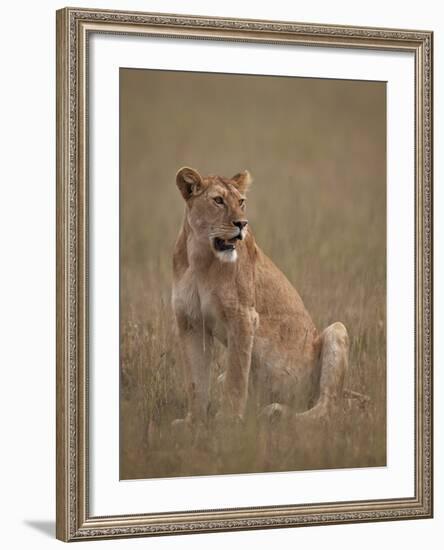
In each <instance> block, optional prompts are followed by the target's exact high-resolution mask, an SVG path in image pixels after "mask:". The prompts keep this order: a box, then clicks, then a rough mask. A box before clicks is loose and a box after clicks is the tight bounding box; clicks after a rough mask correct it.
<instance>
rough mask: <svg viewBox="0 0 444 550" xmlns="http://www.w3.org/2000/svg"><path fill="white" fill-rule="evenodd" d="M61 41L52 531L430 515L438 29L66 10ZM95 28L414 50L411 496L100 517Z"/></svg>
mask: <svg viewBox="0 0 444 550" xmlns="http://www.w3.org/2000/svg"><path fill="white" fill-rule="evenodd" d="M56 20H57V25H56V27H57V28H56V40H57V90H56V96H57V108H56V120H57V138H56V139H57V144H56V145H57V159H56V179H57V215H56V216H57V219H56V223H57V275H56V278H57V291H56V292H57V328H56V330H57V350H56V355H57V372H56V376H57V380H56V409H57V410H56V417H57V419H56V447H57V450H56V468H57V471H56V536H57V538H59V539H60V540H64V541H72V540H84V539H96V538H114V537H129V536H147V535H166V534H179V533H202V532H209V531H232V530H245V529H264V528H277V527H292V526H295V527H296V526H303V525H326V524H337V523H356V522H368V521H385V520H400V519H419V518H430V517H432V515H433V441H432V439H433V438H432V433H433V396H432V392H433V372H432V357H433V341H432V331H433V311H432V298H433V291H432V285H433V281H432V268H433V251H432V246H433V237H432V231H433V204H432V186H433V180H432V176H433V155H432V139H433V124H432V105H433V91H432V88H433V80H432V65H433V33H432V32H430V31H416V30H398V29H382V28H369V27H351V26H338V25H316V24H308V23H294V22H283V21H263V20H249V19H231V18H216V17H200V16H191V15H176V14H160V13H138V12H125V11H107V10H93V9H79V8H64V9H62V10H59V11H57V15H56ZM90 33H113V34H115V33H117V34H119V35H120V34H131V35H134V34H137V35H143V36H164V37H170V38H171V37H173V38H183V39H201V40H202V39H203V40H225V41H241V42H262V43H267V44H297V45H309V46H319V47H323V46H324V47H342V48H362V49H373V50H374V49H378V50H386V51H387V50H390V51H407V52H411V53H413V54H414V57H415V328H416V333H415V496H414V497H413V498H400V499H396V498H394V499H384V500H372V501H365V500H362V501H361V500H360V501H352V502H336V503H335V502H329V503H317V504H304V505H295V506H267V507H262V508H257V507H255V508H240V509H239V508H238V509H223V510H222V509H221V510H205V511H190V512H174V513H156V514H140V515H117V516H106V517H94V516H91V515H90V513H89V503H88V336H87V335H88V262H87V258H88V207H89V204H88V192H87V189H88V187H87V186H88V165H87V147H88V131H87V128H88V113H87V90H88V82H87V60H88V37H89V35H90Z"/></svg>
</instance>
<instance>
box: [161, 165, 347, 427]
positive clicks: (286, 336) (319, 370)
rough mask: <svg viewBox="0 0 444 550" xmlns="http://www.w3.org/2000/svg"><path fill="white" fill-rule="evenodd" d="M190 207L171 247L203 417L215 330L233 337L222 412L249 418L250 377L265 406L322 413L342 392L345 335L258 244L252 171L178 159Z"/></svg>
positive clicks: (198, 415) (179, 315)
mask: <svg viewBox="0 0 444 550" xmlns="http://www.w3.org/2000/svg"><path fill="white" fill-rule="evenodd" d="M176 183H177V187H178V188H179V191H180V193H181V194H182V197H183V198H184V200H185V205H186V206H185V216H184V220H183V225H182V228H181V230H180V232H179V236H178V239H177V242H176V246H175V251H174V257H173V272H174V273H173V294H172V303H173V309H174V313H175V318H176V321H177V329H178V335H179V346H180V349H181V352H182V354H183V364H184V367H185V373H186V381H187V392H188V403H189V412H188V415H187V417H186V421H187V422H190V423H192V422H193V421H202V420H205V418H206V415H207V410H208V405H209V385H210V365H211V358H212V347H213V339H214V338H217V339H218V340H219V341H220V342H222V344H223V345H225V346H226V349H227V353H228V357H227V359H228V361H227V364H228V367H227V370H226V372H225V374H224V375H223V377H222V380H221V384H222V396H223V398H222V413H221V414H222V415H223V416H224V417H225V416H228V417H229V418H231V419H235V420H236V419H237V421H242V419H243V417H244V414H245V409H246V403H247V398H248V386H249V381H250V379H252V378H254V379H255V382H257V387H258V390H259V395H260V399H259V401H260V405H261V407H262V410H263V411H264V410H265V411H267V410H270V411H275V410H276V408H279V409H282V408H285V410H292V411H294V412H295V413H303V414H307V412H305V413H304V411H308V412H309V413H311V414H313V415H316V417H318V416H323V415H326V414H327V413H328V411H329V410H330V405H331V404H333V403H334V402H335V400H336V398H337V397H338V396H340V395H342V389H343V380H344V375H345V373H346V370H347V367H348V348H349V342H348V335H347V330H346V328H345V327H344V325H343V324H342V323H334V324H332V325H330V326H329V327H328V328H326V329H325V330H324V331H323V332H322V333H321V334H319V333H318V331H317V330H316V328H315V326H314V324H313V321H312V320H311V318H310V315H309V314H308V312H307V311H306V309H305V307H304V304H303V302H302V300H301V298H300V296H299V294H298V293H297V291H296V290H295V288H294V287H293V286H292V285H291V283H290V282H289V281H288V279H287V278H286V277H285V275H284V274H283V273H282V272H281V271H280V270H279V269H278V268H277V267H276V266H275V265H274V263H273V262H272V261H271V260H270V259H269V258H268V257H267V256H266V255H265V254H264V253H263V252H262V250H261V249H260V248H259V246H258V245H257V243H256V241H255V239H254V236H253V233H252V231H251V228H250V227H249V225H248V220H247V217H246V192H247V190H248V188H249V186H250V184H251V177H250V174H249V173H248V172H247V171H245V172H242V173H239V174H236V175H235V176H233V177H232V178H224V177H220V176H207V177H202V176H201V175H200V174H199V173H198V172H197V171H196V170H194V169H192V168H188V167H185V168H181V169H180V170H179V171H178V173H177V176H176Z"/></svg>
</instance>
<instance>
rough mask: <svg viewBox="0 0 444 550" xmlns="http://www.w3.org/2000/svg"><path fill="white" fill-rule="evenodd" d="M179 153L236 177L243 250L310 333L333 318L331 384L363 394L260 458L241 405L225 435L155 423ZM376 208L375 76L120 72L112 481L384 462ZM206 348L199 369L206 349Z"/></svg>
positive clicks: (161, 407)
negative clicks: (250, 246) (259, 259)
mask: <svg viewBox="0 0 444 550" xmlns="http://www.w3.org/2000/svg"><path fill="white" fill-rule="evenodd" d="M184 164H188V165H192V166H195V167H196V168H198V169H199V170H201V172H202V173H220V174H223V175H232V174H233V173H235V172H237V171H239V170H240V169H244V168H247V169H249V170H250V171H251V172H252V174H253V176H254V177H255V183H254V184H253V187H252V190H251V193H250V198H249V204H248V217H249V220H250V223H251V226H252V229H253V231H254V234H255V236H256V240H257V242H258V244H259V246H260V247H261V248H262V249H263V250H264V251H265V252H266V253H267V254H268V255H269V256H270V257H271V258H272V259H273V261H274V262H275V263H276V264H277V266H278V267H279V268H280V269H281V270H282V271H283V272H284V273H285V274H286V275H287V277H288V278H289V279H290V281H292V283H293V284H294V285H295V286H296V288H297V289H298V291H299V292H300V294H301V296H302V298H303V300H304V302H305V304H306V307H307V309H308V310H309V311H310V313H311V315H312V317H313V319H314V321H315V323H316V325H317V326H318V328H320V329H322V328H323V327H325V326H327V325H328V324H330V323H332V322H334V321H337V320H340V321H342V322H343V323H344V324H345V325H346V326H347V328H348V330H349V333H350V340H351V352H350V370H349V373H348V376H347V380H346V386H347V387H348V388H350V389H353V390H356V391H359V392H362V393H365V394H367V395H369V396H370V398H371V402H370V404H369V405H368V407H367V408H366V409H365V410H355V409H353V410H348V409H347V408H345V409H344V410H343V411H340V412H339V413H338V415H337V416H336V417H335V418H332V419H331V420H330V422H329V424H328V425H327V426H316V425H314V426H310V427H307V426H292V427H291V430H290V429H289V430H287V432H285V430H283V433H282V434H281V435H282V437H281V438H280V439H279V441H278V442H277V443H276V442H275V443H276V444H275V446H274V448H273V453H272V456H271V459H270V458H269V459H268V460H267V461H266V463H264V461H263V460H262V458H261V455H260V453H259V452H258V441H260V439H261V438H260V437H259V432H258V425H257V422H256V417H255V415H254V414H253V412H252V411H250V413H249V415H248V417H247V422H246V426H245V428H244V429H243V430H242V431H241V432H238V431H229V432H227V431H222V432H215V431H214V430H213V431H212V432H211V434H204V435H202V437H200V438H199V439H198V441H196V440H195V439H193V438H192V437H191V436H189V435H188V434H187V433H182V434H177V433H173V432H172V430H171V428H170V423H171V421H172V420H173V419H175V418H180V417H182V416H183V415H184V414H185V410H186V395H185V390H184V383H183V375H182V371H181V365H180V364H178V362H177V360H176V349H175V347H176V345H177V344H176V341H175V336H174V324H173V318H172V311H171V307H170V292H171V254H172V249H173V246H174V241H175V237H176V234H177V232H178V229H179V227H180V223H181V219H182V216H183V203H182V200H181V197H180V195H179V193H178V191H177V190H176V188H175V185H174V174H175V172H176V170H177V169H178V168H179V167H180V166H182V165H184ZM385 215H386V204H385V87H384V85H383V84H381V83H358V82H344V81H320V80H308V79H287V78H280V79H276V78H274V79H273V78H264V77H243V76H235V77H234V76H231V77H227V76H224V75H218V76H214V75H212V76H208V75H199V74H184V73H161V72H157V71H153V72H149V71H135V70H122V72H121V274H120V275H121V282H120V291H121V296H120V305H121V313H120V330H121V334H120V342H121V401H120V407H121V410H120V428H121V429H120V440H121V451H120V476H121V478H122V479H132V478H149V477H169V476H183V475H202V474H222V473H237V472H254V471H260V470H270V471H278V470H298V469H318V468H337V467H362V466H376V465H383V464H385V459H386V454H385V453H386V428H385V424H386V402H385V400H386V363H385V357H386V284H385V281H386V261H385V243H386V217H385ZM215 359H216V360H215V362H214V365H213V366H212V369H213V370H212V374H213V379H214V377H215V376H216V375H217V372H218V371H219V370H220V369H223V366H224V354H223V353H222V350H220V349H218V351H217V353H216V357H215Z"/></svg>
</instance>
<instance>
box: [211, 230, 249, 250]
mask: <svg viewBox="0 0 444 550" xmlns="http://www.w3.org/2000/svg"><path fill="white" fill-rule="evenodd" d="M241 239H242V235H241V233H239V234H238V235H236V236H235V237H233V238H232V239H221V238H220V237H216V238H215V239H214V240H213V245H214V249H215V250H217V251H218V252H226V251H227V250H235V249H236V241H238V240H241Z"/></svg>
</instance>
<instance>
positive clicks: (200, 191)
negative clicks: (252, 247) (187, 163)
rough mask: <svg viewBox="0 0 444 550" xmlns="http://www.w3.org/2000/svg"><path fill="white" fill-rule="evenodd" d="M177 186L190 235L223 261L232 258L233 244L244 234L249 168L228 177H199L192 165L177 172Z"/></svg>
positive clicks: (235, 256)
mask: <svg viewBox="0 0 444 550" xmlns="http://www.w3.org/2000/svg"><path fill="white" fill-rule="evenodd" d="M176 183H177V187H178V188H179V190H180V192H181V194H182V197H183V198H184V199H185V202H186V205H187V220H188V223H189V225H190V227H191V230H192V231H193V236H194V237H195V238H196V239H198V240H199V241H201V242H205V244H206V245H209V246H210V247H211V249H212V251H213V252H214V254H215V255H216V256H217V257H218V258H219V259H220V260H221V261H224V262H235V261H236V259H237V251H236V247H237V246H238V245H239V242H240V241H242V240H243V239H244V238H245V236H246V234H247V230H248V229H247V224H248V220H247V218H246V213H245V209H246V196H245V195H246V192H247V189H248V187H249V185H250V184H251V176H250V174H249V172H247V171H245V172H241V173H239V174H236V175H235V176H233V177H232V178H224V177H221V176H206V177H202V176H201V175H200V174H199V172H197V171H196V170H194V169H193V168H188V167H184V168H181V169H180V170H179V171H178V172H177V176H176Z"/></svg>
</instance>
